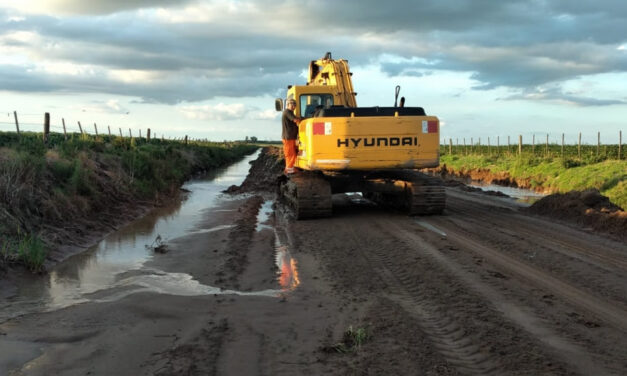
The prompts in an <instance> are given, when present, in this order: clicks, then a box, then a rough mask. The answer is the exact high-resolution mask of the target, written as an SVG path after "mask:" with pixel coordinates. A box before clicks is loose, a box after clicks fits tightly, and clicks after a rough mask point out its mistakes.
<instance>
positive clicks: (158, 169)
mask: <svg viewBox="0 0 627 376" xmlns="http://www.w3.org/2000/svg"><path fill="white" fill-rule="evenodd" d="M109 146H110V145H109ZM145 146H146V150H143V149H141V150H140V149H139V148H138V149H137V150H136V151H134V152H132V151H128V150H124V151H121V152H120V153H122V154H121V155H115V154H114V153H106V152H103V151H102V150H100V149H97V148H95V147H94V149H93V150H92V149H89V148H87V149H86V150H83V151H79V152H78V153H77V154H76V156H74V157H67V156H66V157H62V156H61V155H60V152H58V151H57V150H55V149H50V150H48V151H46V152H45V155H43V156H40V155H30V154H24V153H22V154H19V153H17V152H15V151H14V150H12V149H8V148H4V150H3V151H0V251H1V253H0V277H1V276H2V274H3V273H4V272H6V271H7V270H8V269H9V268H10V267H12V268H22V267H23V266H25V267H27V268H28V269H31V270H32V271H43V270H45V269H47V268H49V267H51V266H52V265H54V264H56V263H58V262H60V261H62V260H63V259H65V258H66V257H68V256H70V255H72V254H75V253H77V252H80V251H82V250H84V249H85V248H87V247H89V246H90V245H92V244H94V243H95V242H96V241H98V240H99V239H101V238H102V236H103V235H105V234H107V233H109V232H111V231H113V230H115V229H117V228H119V227H120V226H122V225H124V224H126V223H128V222H129V221H132V220H133V219H136V218H138V217H140V216H142V215H144V214H145V213H146V212H147V211H148V210H150V209H152V208H154V207H158V206H162V205H167V204H168V203H170V202H172V201H173V200H177V199H179V193H180V185H181V184H182V182H183V181H185V180H186V179H189V178H190V177H192V176H194V175H198V174H203V173H206V172H207V171H211V170H213V169H215V168H218V167H221V166H224V165H226V164H228V163H232V162H233V161H235V160H237V159H239V158H241V157H242V156H244V155H246V154H250V153H252V152H253V151H254V150H255V147H254V146H253V145H245V146H242V147H237V148H231V149H220V148H219V147H211V148H209V147H207V148H202V147H200V146H193V147H192V146H190V147H189V148H187V149H183V148H182V147H180V146H177V147H178V148H175V147H170V146H158V145H145ZM111 147H113V146H111ZM133 153H134V154H133ZM129 158H131V160H129ZM25 236H29V237H30V238H29V239H37V241H38V242H40V243H38V244H41V245H42V247H40V248H42V249H43V250H42V251H40V253H42V254H43V255H44V256H43V257H42V258H45V259H43V260H41V258H40V259H39V260H41V261H43V263H42V262H40V261H38V262H34V261H31V260H32V259H33V257H31V256H30V254H29V255H27V256H23V255H22V254H21V253H20V252H19V251H16V249H17V248H18V247H21V248H25V249H27V253H28V252H30V251H29V249H33V246H31V245H28V244H27V245H26V246H24V243H25V241H24V239H25ZM38 247H39V246H38Z"/></svg>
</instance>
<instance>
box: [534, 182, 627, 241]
mask: <svg viewBox="0 0 627 376" xmlns="http://www.w3.org/2000/svg"><path fill="white" fill-rule="evenodd" d="M526 210H527V211H528V212H530V213H534V214H540V215H544V216H547V217H551V218H556V219H559V220H565V221H568V222H574V223H577V224H579V225H582V226H585V227H588V228H592V229H594V230H595V231H597V232H602V233H608V234H610V235H612V236H613V237H616V238H618V239H620V240H623V241H625V240H627V212H625V211H624V210H622V209H621V208H620V207H618V206H616V205H614V204H612V203H611V202H610V200H609V199H608V198H607V197H605V196H603V195H601V194H600V193H599V191H598V190H596V189H588V190H585V191H571V192H568V193H555V194H552V195H549V196H546V197H544V198H542V199H540V200H539V201H537V202H535V203H534V204H533V205H531V207H529V208H528V209H526Z"/></svg>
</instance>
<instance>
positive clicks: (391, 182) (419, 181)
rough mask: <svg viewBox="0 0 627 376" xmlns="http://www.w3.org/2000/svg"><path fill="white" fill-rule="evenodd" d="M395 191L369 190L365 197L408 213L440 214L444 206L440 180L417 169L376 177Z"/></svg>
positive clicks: (443, 191)
mask: <svg viewBox="0 0 627 376" xmlns="http://www.w3.org/2000/svg"><path fill="white" fill-rule="evenodd" d="M378 181H379V182H381V181H383V182H384V183H385V184H386V185H388V186H395V187H398V190H397V191H396V192H369V193H367V195H366V197H367V198H368V199H370V200H372V201H374V202H376V203H377V204H379V205H383V206H388V207H393V208H396V209H399V210H402V211H405V212H407V213H408V214H409V215H429V214H441V213H442V212H443V211H444V208H445V207H446V193H445V190H444V186H443V185H442V181H441V180H439V179H436V178H433V177H430V176H427V175H425V174H422V173H420V172H417V171H402V172H396V173H393V174H389V175H387V176H386V177H385V178H383V179H381V178H379V179H378Z"/></svg>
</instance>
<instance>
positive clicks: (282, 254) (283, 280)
mask: <svg viewBox="0 0 627 376" xmlns="http://www.w3.org/2000/svg"><path fill="white" fill-rule="evenodd" d="M280 234H282V233H281V232H279V231H277V229H275V230H274V247H275V251H276V256H275V259H276V265H277V267H278V269H279V278H278V279H279V285H280V286H281V289H282V290H283V292H288V291H292V290H294V289H296V288H297V287H298V286H299V285H300V279H299V277H298V267H297V263H296V260H295V259H294V258H292V255H291V254H290V251H289V247H288V246H287V244H286V242H285V241H283V240H282V238H283V236H279V235H280Z"/></svg>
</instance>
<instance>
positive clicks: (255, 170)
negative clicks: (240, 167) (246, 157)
mask: <svg viewBox="0 0 627 376" xmlns="http://www.w3.org/2000/svg"><path fill="white" fill-rule="evenodd" d="M284 164H285V159H284V157H283V153H282V151H281V149H280V148H278V147H265V148H263V149H262V150H261V153H259V157H258V158H257V159H255V160H254V161H252V162H250V165H251V166H250V171H249V173H248V175H247V176H246V179H245V180H244V182H243V183H242V184H241V185H239V186H237V185H232V186H230V187H229V188H228V189H227V190H226V192H227V193H243V192H254V191H262V192H274V191H275V189H276V186H277V177H278V176H279V175H281V174H282V173H283V166H284Z"/></svg>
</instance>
